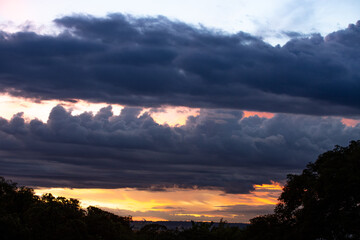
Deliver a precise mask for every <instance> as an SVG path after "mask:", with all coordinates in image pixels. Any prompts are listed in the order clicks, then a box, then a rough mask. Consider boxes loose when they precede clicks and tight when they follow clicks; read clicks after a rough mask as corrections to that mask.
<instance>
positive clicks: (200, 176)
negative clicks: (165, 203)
mask: <svg viewBox="0 0 360 240" xmlns="http://www.w3.org/2000/svg"><path fill="white" fill-rule="evenodd" d="M141 110H142V109H141V108H131V107H128V108H125V109H123V110H122V112H121V114H120V115H118V116H114V115H113V114H112V112H111V107H107V108H103V109H101V111H99V112H98V113H97V114H95V115H93V114H92V113H88V112H85V113H82V114H80V115H76V116H73V115H71V113H70V112H68V111H66V110H65V109H64V108H63V107H61V106H57V107H55V108H53V110H52V111H51V113H50V116H49V119H48V121H47V122H46V123H43V122H41V121H39V120H32V121H30V122H26V121H25V120H24V118H23V117H22V115H21V114H17V115H15V116H14V117H13V118H12V119H11V120H5V119H0V175H3V176H8V177H11V178H12V179H14V180H16V181H19V182H21V184H27V185H33V186H44V187H56V186H58V187H87V188H95V187H98V188H122V187H132V188H138V189H148V190H163V189H164V188H167V187H174V186H177V187H180V188H206V189H220V190H223V191H225V192H228V193H244V192H247V191H249V190H251V189H252V186H253V184H262V183H266V182H269V181H270V180H278V181H279V180H282V179H284V177H285V176H286V174H287V173H290V172H296V171H299V170H300V169H303V168H304V167H305V165H306V164H307V163H308V162H310V161H314V160H315V159H316V157H317V155H318V154H320V153H322V152H324V151H326V150H329V149H331V148H332V147H333V146H334V145H335V144H342V145H346V144H347V143H348V142H349V141H350V140H352V139H358V136H359V135H360V125H357V126H356V127H354V128H351V127H346V126H345V125H343V124H342V123H341V119H340V118H330V117H311V116H304V115H291V114H277V115H275V116H274V117H273V118H271V119H266V118H259V117H257V116H254V117H248V118H243V113H242V112H241V111H233V110H211V109H208V110H201V111H200V115H199V116H196V117H193V116H191V117H189V118H188V120H187V123H186V124H185V125H184V126H177V127H169V126H167V125H159V124H157V123H156V122H155V121H154V120H153V119H152V118H151V116H150V115H149V113H143V114H142V115H139V114H140V112H141Z"/></svg>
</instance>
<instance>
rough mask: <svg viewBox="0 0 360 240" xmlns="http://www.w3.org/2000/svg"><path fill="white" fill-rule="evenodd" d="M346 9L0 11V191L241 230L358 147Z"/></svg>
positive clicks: (255, 6)
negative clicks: (291, 187)
mask: <svg viewBox="0 0 360 240" xmlns="http://www.w3.org/2000/svg"><path fill="white" fill-rule="evenodd" d="M359 10H360V2H359V1H352V0H348V1H341V2H339V1H332V0H328V1H325V0H317V1H310V0H308V1H295V0H276V1H271V2H270V1H263V0H261V1H260V0H258V1H242V0H238V1H235V0H228V1H219V0H211V1H202V0H199V1H196V2H194V1H181V2H179V1H172V0H167V1H165V0H157V1H151V2H150V1H144V0H136V1H131V2H129V1H111V0H103V1H101V2H99V1H82V0H79V1H75V2H74V1H72V2H70V1H68V0H64V1H61V2H55V1H41V0H32V1H26V0H12V1H10V0H0V109H1V112H0V176H4V177H6V178H8V179H12V180H14V181H16V182H18V183H19V184H20V185H27V186H31V187H33V188H35V191H36V193H37V194H39V195H41V194H43V193H45V192H52V193H53V194H54V195H57V196H65V197H75V198H78V199H80V200H81V203H82V206H83V207H86V206H89V205H96V206H99V207H102V208H104V209H107V210H109V211H112V212H115V213H118V214H120V215H132V216H133V217H134V219H140V220H141V219H147V220H198V221H212V220H213V221H219V220H220V218H224V219H225V220H228V221H230V222H248V221H249V219H250V218H252V217H255V216H257V215H259V214H266V213H270V212H271V211H272V209H273V208H274V206H275V204H276V203H277V198H278V196H279V194H280V193H281V189H282V187H283V185H284V184H285V182H286V175H287V174H289V173H300V172H301V170H302V169H303V168H305V166H306V164H307V163H309V162H312V161H315V160H316V158H317V156H318V155H319V154H321V153H323V152H325V151H328V150H331V149H332V148H333V147H334V146H335V145H342V146H345V145H347V144H348V142H349V141H351V140H357V139H359V136H360V124H359V123H360V95H359V94H358V93H359V91H360V70H359V67H358V66H359V64H360V60H359V59H360V50H359V49H360V45H359V43H360V21H358V20H359V19H360V17H359V14H358V13H359V12H360V11H359Z"/></svg>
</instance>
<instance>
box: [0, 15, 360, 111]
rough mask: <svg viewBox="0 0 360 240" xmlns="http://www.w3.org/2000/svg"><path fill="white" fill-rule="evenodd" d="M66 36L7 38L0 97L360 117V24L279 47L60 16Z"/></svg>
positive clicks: (2, 40) (157, 21) (176, 28)
mask: <svg viewBox="0 0 360 240" xmlns="http://www.w3.org/2000/svg"><path fill="white" fill-rule="evenodd" d="M55 23H56V24H57V25H58V26H59V27H60V28H61V29H62V32H61V33H60V34H58V35H39V34H37V33H34V32H17V33H13V34H10V33H6V32H0V53H1V54H0V90H1V91H2V92H9V93H11V94H13V95H16V96H23V97H32V98H37V99H62V100H69V99H84V100H88V101H94V102H107V103H119V104H123V105H128V106H130V105H131V106H142V107H144V106H146V107H159V106H163V105H173V106H189V107H201V108H228V109H246V110H257V111H268V112H280V113H302V114H310V115H354V116H355V115H359V113H360V94H359V92H360V68H359V66H360V58H359V57H358V56H359V55H360V23H359V22H358V23H357V24H356V25H349V27H348V28H347V29H344V30H340V31H337V32H334V33H331V34H329V35H328V36H326V37H325V38H323V37H321V36H320V35H313V36H311V37H306V38H301V37H298V35H297V38H294V39H292V40H290V41H289V42H287V43H286V44H285V45H284V46H282V47H279V46H276V47H273V46H271V45H269V44H267V43H265V42H264V41H262V40H261V39H260V38H257V37H254V36H251V35H249V34H246V33H243V32H239V33H237V34H225V33H222V32H219V31H215V30H210V29H206V28H201V27H200V28H196V27H193V26H190V25H187V24H185V23H182V22H175V21H170V20H168V19H167V18H165V17H157V18H150V17H149V18H134V17H131V16H125V15H121V14H113V15H109V16H107V17H105V18H95V17H91V16H70V17H63V18H60V19H56V20H55Z"/></svg>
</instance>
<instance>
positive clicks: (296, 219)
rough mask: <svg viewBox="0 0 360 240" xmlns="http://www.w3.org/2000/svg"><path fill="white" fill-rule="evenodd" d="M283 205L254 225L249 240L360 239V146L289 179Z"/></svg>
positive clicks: (344, 149)
mask: <svg viewBox="0 0 360 240" xmlns="http://www.w3.org/2000/svg"><path fill="white" fill-rule="evenodd" d="M279 201H280V203H279V204H278V205H277V206H276V208H275V211H274V214H270V215H265V216H260V217H257V218H254V219H252V220H251V225H250V226H249V228H248V230H247V236H248V237H247V238H248V239H329V240H330V239H360V141H351V142H350V145H349V146H348V147H340V146H335V148H334V149H333V150H332V151H328V152H325V153H323V154H321V155H320V156H319V157H318V159H317V161H316V162H315V163H309V164H308V165H307V167H306V169H304V170H303V172H302V173H301V174H300V175H293V174H290V175H288V177H287V183H286V185H285V187H284V189H283V192H282V194H281V196H280V198H279ZM274 236H277V237H274Z"/></svg>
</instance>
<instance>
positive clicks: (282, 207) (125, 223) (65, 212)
mask: <svg viewBox="0 0 360 240" xmlns="http://www.w3.org/2000/svg"><path fill="white" fill-rule="evenodd" d="M131 222H132V218H131V217H130V216H126V217H120V216H117V215H115V214H112V213H110V212H107V211H104V210H101V209H99V208H96V207H92V206H90V207H88V208H87V209H86V210H84V209H82V208H81V207H80V205H79V201H78V200H76V199H67V198H64V197H54V196H52V195H51V194H45V195H43V196H41V197H39V196H36V195H35V194H34V191H33V189H31V188H28V187H18V186H17V184H16V183H13V182H11V181H9V180H5V179H4V178H2V177H0V239H1V240H7V239H11V240H12V239H24V240H27V239H29V240H43V239H44V240H45V239H46V240H52V239H53V240H57V239H59V240H60V239H61V240H67V239H74V240H75V239H76V240H78V239H89V240H92V239H94V240H100V239H104V240H107V239H109V240H116V239H129V240H132V239H134V240H136V239H138V240H141V239H149V240H150V239H154V240H155V239H157V240H162V239H164V240H165V239H167V240H171V239H174V240H185V239H189V240H191V239H204V240H205V239H206V240H212V239H214V240H215V239H224V240H227V239H229V240H230V239H231V240H232V239H239V240H258V239H259V240H260V239H261V240H267V239H271V240H276V239H279V240H282V239H284V240H285V239H295V240H297V239H299V240H300V239H304V240H305V239H306V240H308V239H309V240H311V239H314V240H315V239H326V240H338V239H339V240H342V239H360V141H352V142H351V143H350V145H349V146H348V147H340V146H336V147H335V148H334V150H332V151H328V152H326V153H324V154H322V155H320V156H319V158H318V159H317V161H316V162H315V163H310V164H308V166H307V167H306V169H304V170H303V172H302V174H300V175H288V180H287V184H286V185H285V187H284V190H283V192H282V194H281V196H280V198H279V204H278V205H277V206H276V208H275V210H274V213H273V214H269V215H265V216H259V217H256V218H253V219H251V220H250V225H249V226H248V227H247V228H245V229H240V228H238V227H231V226H230V225H228V224H227V223H226V222H224V221H221V222H220V223H219V224H218V225H216V226H215V225H214V224H213V223H195V222H192V227H191V228H189V229H177V230H170V229H167V228H166V227H165V226H162V225H159V224H156V223H153V224H148V225H145V226H144V227H142V228H141V229H140V230H138V231H133V229H132V226H131Z"/></svg>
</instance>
